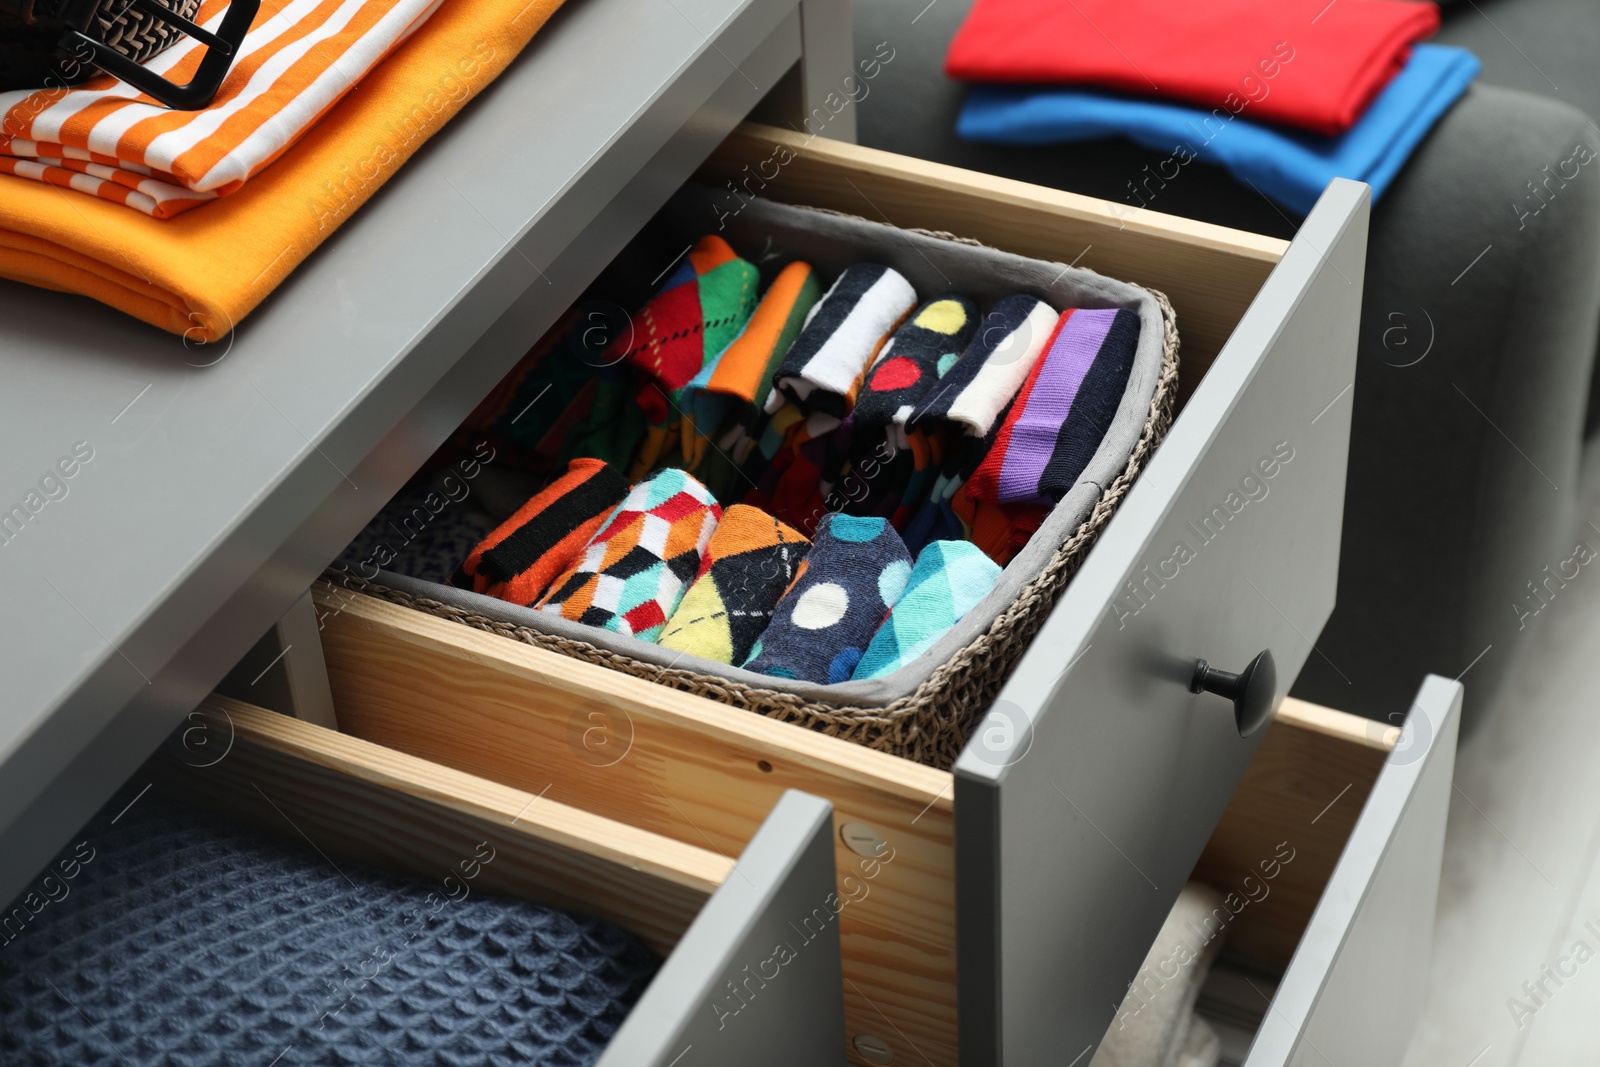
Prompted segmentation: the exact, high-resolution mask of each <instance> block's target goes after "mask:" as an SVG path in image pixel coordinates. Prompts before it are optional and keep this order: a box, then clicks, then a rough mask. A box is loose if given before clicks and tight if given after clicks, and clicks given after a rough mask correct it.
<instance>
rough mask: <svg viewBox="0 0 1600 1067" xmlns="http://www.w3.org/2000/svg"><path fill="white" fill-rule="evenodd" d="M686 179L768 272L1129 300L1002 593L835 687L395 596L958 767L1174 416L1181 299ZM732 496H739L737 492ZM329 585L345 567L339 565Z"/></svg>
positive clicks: (518, 612)
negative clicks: (1119, 384) (1061, 476)
mask: <svg viewBox="0 0 1600 1067" xmlns="http://www.w3.org/2000/svg"><path fill="white" fill-rule="evenodd" d="M714 195H715V194H713V193H712V192H711V191H710V190H706V189H703V188H698V187H694V186H690V187H686V188H685V189H684V190H683V191H682V192H680V193H679V194H678V196H677V197H675V198H674V199H673V200H672V201H671V202H670V203H669V204H668V206H667V207H666V208H665V209H664V211H663V213H662V218H663V219H664V220H666V224H667V225H669V226H672V227H681V228H682V231H683V237H684V241H685V243H687V242H692V241H693V240H694V239H695V238H696V237H698V236H700V235H701V234H703V233H706V232H715V231H716V230H717V227H718V224H719V222H720V223H722V224H723V229H722V230H721V234H722V236H724V237H725V238H726V239H727V240H728V241H729V243H730V244H732V245H733V246H734V248H735V249H737V250H739V251H740V253H741V254H742V255H745V256H746V257H747V258H750V259H752V261H754V262H756V263H757V264H758V265H759V266H761V267H762V268H763V270H764V271H765V270H767V269H768V268H770V267H773V266H781V264H782V263H784V262H787V261H788V260H790V259H802V260H805V261H806V262H808V263H810V264H811V265H812V266H813V267H815V268H816V269H817V270H818V271H819V272H820V273H821V274H822V275H823V276H824V277H827V276H834V275H837V274H838V273H840V272H841V271H843V270H844V269H845V268H846V267H848V266H850V265H851V264H853V263H857V262H862V261H868V262H878V263H886V264H888V265H889V266H891V267H893V268H894V269H895V270H897V271H899V272H900V273H901V274H903V275H905V276H906V278H907V279H909V280H910V282H911V284H912V285H913V286H915V287H916V290H917V293H918V295H919V297H921V298H922V299H929V298H931V297H933V296H934V295H936V294H939V293H943V292H947V291H955V292H961V293H965V294H966V295H968V296H970V297H972V298H973V299H975V300H976V301H977V302H978V303H979V305H980V306H984V307H987V306H988V305H990V304H992V303H993V302H994V301H996V300H998V299H1000V298H1001V297H1003V296H1007V295H1009V294H1011V293H1018V292H1022V293H1031V294H1034V295H1036V296H1039V297H1041V298H1042V299H1044V300H1046V301H1048V302H1050V303H1051V304H1052V305H1053V306H1055V307H1057V308H1059V309H1063V310H1064V309H1066V308H1069V307H1076V308H1128V309H1129V310H1131V311H1134V312H1135V313H1137V314H1138V316H1139V327H1140V332H1139V345H1138V350H1137V352H1136V354H1135V357H1134V365H1133V368H1132V372H1131V374H1130V375H1129V379H1128V386H1127V389H1126V391H1125V392H1124V394H1123V397H1122V402H1121V404H1120V405H1119V407H1118V409H1117V413H1116V416H1115V418H1114V419H1113V420H1112V424H1111V428H1110V429H1109V430H1108V431H1107V433H1106V436H1105V438H1104V439H1103V440H1102V441H1101V443H1100V446H1099V448H1098V449H1097V450H1096V452H1095V454H1094V458H1093V459H1092V460H1091V461H1090V462H1089V465H1088V466H1087V467H1086V468H1085V469H1084V471H1083V474H1082V475H1081V476H1080V477H1079V480H1078V483H1077V484H1076V485H1075V486H1074V487H1073V489H1072V490H1071V491H1070V492H1069V493H1068V494H1067V495H1066V497H1064V498H1063V499H1062V500H1061V502H1060V503H1059V504H1057V505H1056V507H1055V508H1053V509H1052V510H1051V512H1050V514H1049V515H1048V516H1047V517H1046V519H1045V521H1044V522H1043V524H1042V525H1041V526H1040V528H1039V530H1038V531H1037V532H1036V533H1035V534H1034V535H1033V537H1032V538H1031V539H1030V540H1029V542H1028V544H1027V545H1026V546H1025V547H1024V548H1023V549H1022V550H1021V551H1020V552H1019V553H1018V554H1017V555H1016V556H1015V557H1014V558H1013V559H1012V561H1011V562H1010V564H1008V565H1007V566H1006V568H1005V570H1004V571H1003V572H1002V573H1001V575H1000V579H999V581H998V582H997V583H996V585H995V587H994V589H993V590H992V591H991V592H990V593H989V594H988V595H987V596H986V597H984V599H983V600H982V601H980V602H979V603H978V605H977V606H976V607H974V608H973V609H972V610H971V611H969V612H968V613H967V614H966V615H965V616H963V617H962V619H961V621H960V622H958V623H957V624H956V625H955V627H954V628H953V629H952V630H951V631H950V632H949V633H947V634H945V635H944V637H942V638H940V639H939V641H938V642H936V643H935V644H934V645H933V646H932V647H931V648H929V649H928V651H927V652H925V653H924V654H923V655H922V656H920V657H918V659H917V660H916V661H914V662H913V663H911V664H908V665H907V666H905V667H903V668H901V669H900V670H897V671H895V672H893V673H892V674H889V675H886V676H884V677H882V678H874V679H870V680H862V681H849V682H841V683H838V684H834V685H822V684H818V683H815V682H805V681H793V680H789V679H784V678H775V677H772V676H770V675H765V674H758V673H755V672H753V671H747V670H743V669H741V668H738V667H730V666H728V665H726V664H722V663H715V662H712V661H710V660H705V659H701V658H699V657H697V656H692V655H687V654H683V653H679V652H677V651H674V650H672V649H668V648H663V647H661V646H659V645H655V644H651V643H649V642H646V641H641V640H638V639H637V638H633V637H628V636H625V635H622V634H617V633H613V632H611V631H609V630H602V629H599V628H598V627H592V626H585V625H583V624H581V623H575V622H570V621H568V620H566V619H563V618H561V617H560V616H557V615H551V614H546V613H543V612H538V611H535V610H533V609H532V608H527V607H521V606H518V605H515V604H511V603H507V602H505V601H502V600H497V599H495V598H493V597H489V596H485V595H483V594H479V593H474V592H471V591H469V590H464V589H457V588H454V587H452V586H446V585H439V584H436V583H433V582H427V581H421V580H418V579H415V578H410V577H407V576H405V575H402V574H397V573H395V572H393V571H380V572H379V574H378V576H377V577H376V578H375V579H373V580H372V585H370V586H368V587H367V589H366V590H365V591H366V592H368V593H369V594H371V595H373V596H376V597H378V598H380V599H385V600H389V601H391V602H394V603H398V604H401V605H404V606H407V607H412V608H415V609H417V610H420V611H424V612H427V613H429V614H433V615H438V616H441V617H443V618H447V619H451V620H454V621H458V622H462V623H465V624H467V625H470V626H474V627H477V628H479V629H483V630H488V631H490V632H493V633H499V634H503V635H505V636H508V637H512V638H515V639H518V640H521V641H524V642H527V643H529V644H533V645H537V646H540V647H543V648H548V649H551V650H553V651H556V652H561V653H563V654H566V655H570V656H575V657H577V658H579V659H583V660H587V661H589V662H592V663H599V664H602V665H604V666H608V667H612V668H615V669H618V670H623V671H626V672H627V673H629V674H632V675H636V676H638V677H641V678H646V679H649V680H651V681H656V682H660V683H662V684H665V685H670V686H672V687H673V688H676V689H684V690H688V691H690V692H694V693H697V694H699V695H702V696H706V697H709V698H711V699H713V700H717V701H720V702H722V703H726V704H732V705H734V706H737V707H743V708H747V709H749V710H752V711H757V712H760V713H762V714H765V715H769V716H772V717H774V718H779V719H783V720H785V721H789V722H794V723H798V724H800V725H804V726H807V727H811V728H814V729H819V730H822V731H823V732H826V733H829V734H834V735H837V736H841V737H844V738H846V739H849V740H852V741H856V742H858V743H861V744H865V745H867V746H869V747H872V748H876V749H880V750H882V751H887V752H890V753H893V754H895V755H898V756H902V757H905V758H907V759H912V760H916V761H917V762H921V763H927V764H930V765H933V766H938V767H944V768H948V767H949V766H951V765H952V764H953V763H954V761H955V757H956V756H957V755H958V754H959V753H960V750H961V747H962V745H963V744H964V743H965V741H966V737H967V734H968V733H969V732H970V730H971V728H972V727H973V726H974V725H975V724H976V721H977V718H978V716H979V715H981V714H982V712H983V711H984V710H985V709H986V708H987V707H988V705H989V704H990V703H991V702H992V701H993V699H994V697H995V695H996V694H997V693H998V692H999V689H1000V686H1001V684H1002V683H1003V682H1004V681H1005V678H1006V677H1007V676H1008V675H1009V674H1010V673H1011V669H1012V668H1013V667H1014V666H1015V665H1016V662H1017V660H1018V659H1020V658H1021V655H1022V653H1023V652H1024V651H1025V650H1026V648H1027V645H1028V643H1029V641H1031V639H1032V638H1033V636H1034V634H1035V633H1037V632H1038V629H1039V627H1040V625H1042V624H1043V622H1044V619H1045V617H1046V616H1047V615H1048V614H1049V610H1050V608H1051V607H1052V606H1053V605H1054V603H1055V600H1056V598H1057V597H1058V596H1059V595H1060V593H1061V591H1062V590H1063V589H1064V588H1065V587H1066V584H1067V581H1068V579H1069V578H1070V577H1071V576H1072V574H1073V573H1074V572H1075V571H1076V570H1077V568H1078V566H1079V564H1080V563H1081V562H1082V559H1083V557H1084V555H1085V554H1086V553H1087V552H1088V549H1089V547H1090V545H1091V544H1092V542H1093V540H1094V538H1095V536H1096V535H1097V534H1098V532H1099V530H1100V529H1101V527H1103V526H1104V525H1105V524H1106V523H1107V522H1108V521H1110V518H1111V514H1112V512H1113V511H1114V510H1115V508H1116V505H1117V503H1118V502H1119V501H1120V500H1121V498H1122V496H1123V494H1124V493H1126V492H1127V490H1128V488H1129V486H1130V485H1131V484H1132V482H1133V479H1134V477H1135V476H1136V475H1137V473H1138V471H1139V469H1140V468H1141V467H1142V466H1143V465H1144V463H1145V462H1146V460H1147V459H1148V457H1149V454H1150V452H1151V450H1152V449H1153V448H1154V447H1155V445H1156V444H1157V443H1159V441H1160V439H1161V437H1162V436H1163V435H1164V434H1165V433H1166V429H1167V427H1168V426H1169V425H1170V423H1171V420H1172V406H1173V400H1174V396H1175V394H1176V379H1177V350H1178V335H1177V329H1176V325H1175V323H1174V319H1173V314H1172V308H1171V305H1170V304H1168V303H1167V300H1166V297H1165V296H1163V295H1162V294H1160V293H1157V292H1154V291H1152V290H1148V289H1143V288H1140V287H1138V286H1135V285H1131V284H1128V283H1126V282H1120V281H1116V280H1114V279H1111V278H1107V277H1104V276H1103V275H1100V274H1096V273H1095V272H1093V271H1090V270H1084V269H1079V268H1074V267H1067V266H1063V265H1062V264H1059V263H1047V262H1044V261H1042V260H1036V259H1028V258H1025V257H1023V256H1017V255H1013V254H1011V253H1008V252H1002V251H999V250H997V249H993V248H989V247H987V246H984V245H980V244H978V243H976V242H972V241H967V240H964V239H960V238H956V237H952V236H951V235H949V234H940V233H932V232H928V231H921V230H907V229H900V228H897V227H894V226H890V225H887V224H884V223H877V222H871V221H869V220H866V219H861V218H857V217H854V216H850V215H843V214H839V213H836V212H831V211H823V210H818V209H814V208H804V207H793V206H789V205H785V204H778V203H775V202H772V201H767V200H755V201H752V202H749V203H747V204H745V206H744V207H743V209H742V210H741V211H739V212H738V214H737V215H730V214H728V212H727V197H726V195H725V194H724V195H722V196H721V197H719V198H717V199H713V196H714ZM728 503H735V502H734V501H729V502H728ZM330 579H331V580H333V581H335V582H336V583H338V582H342V581H343V580H344V579H343V576H342V575H337V572H330Z"/></svg>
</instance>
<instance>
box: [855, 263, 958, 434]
mask: <svg viewBox="0 0 1600 1067" xmlns="http://www.w3.org/2000/svg"><path fill="white" fill-rule="evenodd" d="M977 328H978V308H977V305H976V304H974V303H973V302H972V301H971V300H968V299H967V298H966V297H964V296H961V295H960V294H959V293H946V294H945V295H944V296H941V297H939V298H938V299H936V300H930V301H929V302H928V303H926V304H923V305H922V307H920V308H918V309H917V312H916V314H914V315H912V316H911V318H910V319H908V320H906V322H904V323H902V324H901V326H900V328H899V329H898V330H896V331H895V332H894V335H893V336H892V337H890V338H889V341H888V343H887V344H885V345H884V346H883V351H882V352H881V353H880V354H879V356H878V361H877V362H876V363H874V364H873V365H872V369H871V370H870V371H868V373H867V377H866V379H865V381H864V383H863V384H862V386H861V395H860V397H859V398H858V399H857V400H856V406H855V409H854V415H855V419H856V427H857V429H858V430H859V431H860V432H862V433H865V434H869V435H875V434H878V433H886V432H888V430H889V428H890V427H891V426H895V425H896V424H898V425H900V426H904V425H905V423H906V419H907V418H909V417H910V415H911V412H912V409H913V408H914V407H915V406H916V403H917V401H918V400H921V399H922V397H924V396H925V395H927V393H928V391H929V390H930V389H932V388H933V385H934V383H935V382H937V381H939V379H940V378H942V377H943V376H944V374H945V372H946V371H948V370H949V369H950V368H951V367H953V366H954V365H955V363H956V361H957V360H958V359H960V358H961V353H962V352H964V351H965V350H966V348H967V344H968V342H969V341H971V340H972V335H973V333H974V332H976V330H977Z"/></svg>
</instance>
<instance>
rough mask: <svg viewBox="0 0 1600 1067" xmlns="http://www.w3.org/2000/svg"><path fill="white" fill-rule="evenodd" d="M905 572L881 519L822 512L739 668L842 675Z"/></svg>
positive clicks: (898, 546) (781, 674)
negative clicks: (793, 575)
mask: <svg viewBox="0 0 1600 1067" xmlns="http://www.w3.org/2000/svg"><path fill="white" fill-rule="evenodd" d="M910 575H911V554H910V553H908V552H907V551H906V546H905V545H904V544H902V543H901V542H900V535H899V534H897V533H895V532H894V528H893V527H892V526H890V525H889V524H888V523H887V522H885V521H884V520H883V519H879V518H868V517H864V516H855V515H837V514H835V515H828V516H825V517H824V518H823V520H822V522H821V523H820V524H819V525H818V526H817V537H816V540H815V541H814V542H813V543H812V546H811V551H810V552H809V553H808V554H807V555H806V558H805V560H804V561H802V563H801V567H800V573H799V575H798V576H797V577H796V578H795V581H794V584H793V585H792V586H791V587H790V588H789V591H788V592H787V593H785V594H784V596H783V599H782V600H780V601H778V607H777V609H776V610H775V611H774V612H773V615H772V622H771V623H770V624H769V625H768V626H767V628H766V630H765V631H763V632H762V634H761V639H760V640H759V641H757V642H756V644H755V647H754V648H753V649H751V655H750V659H749V660H748V661H747V662H746V663H745V667H746V668H747V669H748V670H752V671H757V672H759V673H761V674H770V675H773V676H774V677H778V678H796V679H804V680H806V681H811V682H821V683H824V684H829V685H831V684H833V683H835V682H843V681H847V680H848V679H849V678H850V674H851V672H852V671H854V670H855V667H856V664H857V663H858V662H860V659H861V654H862V653H863V652H864V651H865V650H866V647H867V643H868V642H869V641H871V640H872V635H873V633H874V632H875V631H876V630H877V628H878V624H879V623H881V622H882V621H883V618H884V616H885V615H886V614H888V611H889V609H890V608H891V607H893V606H894V603H895V601H896V600H898V599H899V598H900V594H901V593H902V592H904V590H905V586H906V579H907V578H909V577H910Z"/></svg>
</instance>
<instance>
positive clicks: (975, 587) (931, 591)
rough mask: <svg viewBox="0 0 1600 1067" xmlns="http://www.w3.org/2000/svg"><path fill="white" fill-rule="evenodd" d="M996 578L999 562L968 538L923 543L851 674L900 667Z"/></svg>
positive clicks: (874, 674)
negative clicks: (901, 590) (902, 588)
mask: <svg viewBox="0 0 1600 1067" xmlns="http://www.w3.org/2000/svg"><path fill="white" fill-rule="evenodd" d="M999 577H1000V566H999V564H997V563H995V561H994V560H992V559H990V558H989V557H988V556H986V555H984V554H983V550H982V549H980V548H978V546H977V545H974V544H972V543H970V542H967V541H935V542H933V543H932V544H930V545H929V546H928V547H927V548H924V549H923V550H922V554H921V555H920V556H918V557H917V565H916V566H915V567H913V568H912V569H911V578H910V580H909V581H908V582H907V584H906V591H905V593H904V594H902V595H901V597H900V599H899V600H898V601H896V602H895V604H894V606H893V607H892V608H891V609H890V611H889V617H888V618H887V619H885V620H883V625H882V626H880V627H878V632H877V633H875V634H873V635H872V643H871V644H869V645H868V646H867V651H866V654H865V655H864V656H862V657H861V662H860V663H858V664H857V665H856V669H855V673H854V674H852V675H851V677H852V678H854V679H862V678H882V677H883V676H884V675H886V674H891V673H893V672H894V671H897V670H899V669H900V668H901V667H904V666H906V665H907V664H908V663H910V662H911V661H912V660H914V659H916V658H917V657H918V656H920V655H922V654H923V653H924V652H926V651H927V650H928V649H929V648H931V647H933V644H934V642H935V641H937V640H939V638H941V637H943V636H944V635H945V634H947V633H949V632H950V628H951V627H952V626H954V625H955V624H956V623H958V622H960V621H961V616H963V615H965V614H966V613H967V612H969V611H971V610H972V607H973V605H974V604H976V603H977V602H978V601H980V600H982V599H983V598H984V597H985V596H987V595H988V593H989V590H991V589H993V588H994V583H995V582H996V581H997V580H998V579H999Z"/></svg>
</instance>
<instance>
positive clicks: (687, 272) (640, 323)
mask: <svg viewBox="0 0 1600 1067" xmlns="http://www.w3.org/2000/svg"><path fill="white" fill-rule="evenodd" d="M759 282H760V272H759V271H757V270H756V267H755V265H754V264H752V263H748V262H746V261H745V260H742V259H740V258H739V257H738V256H736V255H735V254H734V251H733V249H732V248H730V247H729V246H728V242H726V241H724V240H723V239H722V238H720V237H718V236H716V235H715V234H708V235H707V236H705V237H702V238H700V240H699V241H697V242H696V243H695V245H694V247H693V248H691V249H690V250H689V253H688V255H687V256H686V257H685V259H684V261H683V262H682V263H681V264H680V265H679V266H678V268H677V270H675V271H674V272H673V274H672V276H671V277H669V278H668V279H667V281H666V283H665V284H664V285H663V286H662V287H661V289H660V291H659V292H657V293H656V295H655V296H653V297H651V298H650V299H649V300H648V301H647V302H646V303H645V306H644V307H643V308H641V309H640V310H639V312H638V313H637V314H636V315H633V316H632V317H631V318H630V320H629V322H628V323H627V326H626V328H625V329H622V330H619V331H618V332H617V334H616V336H615V338H614V339H613V340H612V342H611V344H610V345H608V346H607V347H606V349H605V351H604V353H603V354H602V357H601V359H600V360H599V361H598V362H600V363H601V364H603V365H605V366H611V365H614V364H620V363H623V362H626V363H627V364H629V365H630V366H632V367H635V368H637V370H638V371H639V372H640V373H641V374H642V375H643V376H644V378H645V381H644V382H643V384H642V385H641V386H640V388H639V390H638V394H637V397H636V403H637V405H638V408H639V410H640V411H642V412H643V413H644V415H645V418H646V420H647V422H648V424H649V430H648V431H647V432H646V435H645V439H644V442H643V443H642V444H641V446H640V453H639V455H638V456H637V457H636V458H635V460H634V463H633V465H632V466H631V467H630V468H629V472H630V474H633V475H635V476H642V475H643V474H644V473H645V472H648V471H649V470H651V469H652V468H653V467H654V466H655V464H656V463H657V462H659V461H660V460H662V459H663V458H665V456H666V454H667V453H668V452H669V451H670V450H671V449H672V448H673V446H675V445H676V443H677V440H678V437H677V433H678V430H677V424H678V421H679V417H680V410H681V404H680V394H681V391H682V389H683V388H684V386H686V385H687V384H688V383H689V382H690V381H691V380H692V379H693V378H694V376H695V375H696V374H698V373H699V372H700V370H701V368H703V367H704V366H705V364H706V361H707V359H709V358H712V357H714V356H715V355H716V354H717V353H719V352H721V351H722V350H723V349H724V348H726V347H727V346H728V343H729V342H730V341H732V340H733V339H734V338H735V337H737V336H738V335H739V331H740V330H741V329H743V328H744V324H745V322H746V321H747V320H748V319H749V318H750V313H751V311H753V310H754V309H755V304H756V287H757V285H758V284H759Z"/></svg>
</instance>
